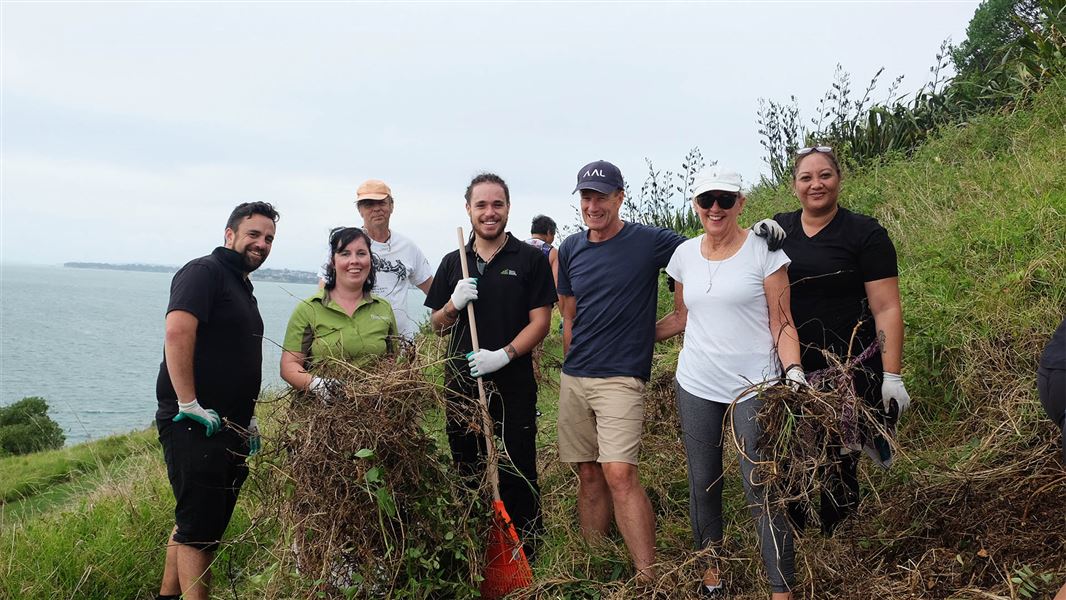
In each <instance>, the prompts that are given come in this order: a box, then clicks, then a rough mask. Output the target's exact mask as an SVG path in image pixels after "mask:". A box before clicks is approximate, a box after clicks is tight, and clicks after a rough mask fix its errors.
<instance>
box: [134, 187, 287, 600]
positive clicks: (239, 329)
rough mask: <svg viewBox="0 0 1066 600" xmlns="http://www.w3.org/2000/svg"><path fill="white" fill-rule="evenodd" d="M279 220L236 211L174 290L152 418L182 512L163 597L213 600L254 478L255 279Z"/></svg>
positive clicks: (270, 213)
mask: <svg viewBox="0 0 1066 600" xmlns="http://www.w3.org/2000/svg"><path fill="white" fill-rule="evenodd" d="M277 220H278V213H277V211H276V210H274V207H273V206H271V205H270V204H267V203H266V202H246V203H244V204H241V205H239V206H237V208H235V209H234V210H233V212H232V213H231V214H230V217H229V221H228V222H227V223H226V234H225V246H223V247H219V248H215V250H214V252H212V253H211V254H209V255H207V256H203V257H200V258H197V259H196V260H193V261H191V262H189V263H188V264H187V265H185V266H184V267H182V268H181V270H179V271H178V272H177V273H176V274H175V275H174V280H173V281H172V282H171V284H170V304H169V305H168V306H167V317H166V340H165V341H164V344H163V362H162V363H161V364H160V365H159V377H158V379H157V380H156V398H157V399H158V408H157V410H156V415H155V416H156V427H157V428H158V429H159V442H160V444H162V446H163V458H164V460H165V461H166V464H167V476H168V477H169V479H170V486H171V488H172V489H173V490H174V498H175V500H176V506H175V508H174V523H175V526H174V531H173V533H172V534H171V537H170V543H169V544H167V558H166V566H165V567H164V570H163V583H162V584H161V585H160V587H159V596H158V598H178V597H184V598H186V599H200V598H203V599H206V598H207V597H208V593H209V588H210V583H211V560H212V558H213V557H214V551H215V549H216V548H218V543H219V540H220V539H221V538H222V534H223V532H225V530H226V526H227V525H228V524H229V520H230V517H231V516H232V515H233V507H234V505H236V503H237V493H238V492H239V491H240V489H241V485H242V484H243V483H244V479H245V477H247V475H248V468H247V466H246V465H245V463H244V458H245V456H246V455H248V454H250V453H254V452H255V451H256V450H257V449H258V435H257V434H258V430H257V428H256V424H255V417H254V416H253V413H254V409H255V401H256V399H257V398H258V397H259V386H260V384H261V383H262V382H261V379H262V368H263V319H262V318H260V316H259V306H258V305H257V304H256V300H255V296H254V295H253V294H252V292H253V289H252V283H251V282H250V281H249V280H248V274H249V273H251V272H252V271H254V270H256V269H258V268H259V266H260V265H262V264H263V261H265V260H266V258H267V256H268V255H269V254H270V247H271V244H273V242H274V231H275V224H276V223H277ZM241 430H248V431H251V432H252V434H253V436H252V438H251V440H249V441H246V439H245V438H244V437H243V436H242V435H241V434H240V433H239V431H241ZM183 594H184V595H183Z"/></svg>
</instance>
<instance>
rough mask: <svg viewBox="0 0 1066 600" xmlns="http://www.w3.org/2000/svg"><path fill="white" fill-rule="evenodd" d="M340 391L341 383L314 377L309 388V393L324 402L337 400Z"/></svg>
mask: <svg viewBox="0 0 1066 600" xmlns="http://www.w3.org/2000/svg"><path fill="white" fill-rule="evenodd" d="M340 389H341V383H340V382H339V381H337V380H336V379H328V378H322V377H312V378H311V384H310V385H308V386H307V391H309V392H311V393H312V394H314V395H316V396H318V399H319V400H322V401H323V402H330V401H332V400H336V399H337V397H338V393H339V392H340Z"/></svg>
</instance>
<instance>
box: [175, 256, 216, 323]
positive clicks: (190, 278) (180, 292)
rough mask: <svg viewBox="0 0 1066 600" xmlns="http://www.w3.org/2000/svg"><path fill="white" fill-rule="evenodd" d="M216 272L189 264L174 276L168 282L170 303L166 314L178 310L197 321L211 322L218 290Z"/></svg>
mask: <svg viewBox="0 0 1066 600" xmlns="http://www.w3.org/2000/svg"><path fill="white" fill-rule="evenodd" d="M219 285H220V282H219V276H218V272H217V271H215V269H212V268H211V267H209V266H207V265H204V264H201V263H190V264H187V265H185V266H184V267H182V268H181V269H180V270H178V272H177V273H175V274H174V279H173V280H172V281H171V282H170V303H169V304H168V305H167V313H168V314H169V313H170V312H171V311H175V310H180V311H184V312H187V313H190V314H191V315H192V316H194V317H196V320H197V321H200V322H201V323H207V322H209V321H210V320H211V307H212V305H213V304H214V301H215V295H216V294H217V293H218V289H219Z"/></svg>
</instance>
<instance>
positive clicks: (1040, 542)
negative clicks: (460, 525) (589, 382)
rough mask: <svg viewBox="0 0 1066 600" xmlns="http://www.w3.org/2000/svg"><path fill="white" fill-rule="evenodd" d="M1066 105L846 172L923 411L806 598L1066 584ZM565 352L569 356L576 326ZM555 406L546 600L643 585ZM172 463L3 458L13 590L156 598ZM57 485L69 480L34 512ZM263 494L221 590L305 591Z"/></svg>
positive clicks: (669, 524)
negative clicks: (1051, 357)
mask: <svg viewBox="0 0 1066 600" xmlns="http://www.w3.org/2000/svg"><path fill="white" fill-rule="evenodd" d="M1064 97H1066V82H1064V81H1059V82H1058V83H1054V84H1052V85H1050V86H1049V87H1048V88H1047V89H1046V90H1045V91H1044V92H1043V93H1042V94H1041V95H1040V96H1038V97H1037V98H1036V99H1035V100H1034V102H1033V103H1032V105H1031V106H1029V107H1027V108H1025V109H1024V110H1020V111H1018V112H1014V113H1011V114H995V115H988V116H984V117H981V118H979V119H976V120H974V121H973V122H971V123H968V124H966V125H965V126H960V127H956V128H953V129H951V130H949V131H944V132H942V133H941V135H939V136H938V137H937V138H935V139H933V140H932V141H931V142H930V143H928V144H927V145H926V146H925V147H924V148H922V149H921V150H919V151H918V152H917V153H916V154H915V155H914V156H913V157H911V158H909V159H907V160H905V161H904V160H886V161H885V162H883V163H882V164H880V165H879V166H876V167H872V168H869V169H868V170H866V171H864V172H862V173H855V174H846V176H845V182H844V191H843V195H842V202H843V203H844V204H845V205H846V206H848V207H850V208H852V209H855V210H857V211H860V212H864V213H867V214H872V215H875V216H876V217H877V218H878V219H880V221H881V222H882V224H884V225H885V226H886V227H887V228H888V230H889V232H890V234H891V236H892V239H893V240H894V242H895V244H896V247H897V249H898V252H899V260H900V268H901V275H900V281H901V288H902V294H903V309H904V316H905V320H906V325H907V341H906V349H905V356H904V377H905V379H906V381H907V385H908V389H909V390H910V391H911V393H912V395H913V396H914V400H915V408H916V410H915V411H913V412H912V413H910V415H909V416H908V417H907V420H906V422H905V424H904V427H903V430H902V433H901V441H902V444H903V447H904V452H905V456H904V457H903V459H901V460H900V461H899V462H898V463H897V464H896V466H895V467H894V468H893V470H892V471H890V472H887V473H886V472H881V471H877V470H874V469H872V468H868V464H866V462H865V461H864V466H863V469H864V471H863V482H864V483H863V486H864V493H865V494H866V496H865V499H864V501H863V508H862V510H861V512H860V514H858V515H857V516H856V517H855V518H854V519H852V521H851V522H850V523H849V524H847V525H846V526H845V527H844V528H843V529H842V530H841V531H840V533H839V534H838V535H837V536H836V537H835V538H833V539H831V540H824V539H821V538H820V537H818V536H813V535H812V536H808V537H806V538H804V539H803V540H801V541H800V542H799V544H798V548H797V571H798V572H799V573H800V580H801V582H802V588H803V590H804V595H803V597H805V598H870V597H875V596H881V597H891V598H1028V597H1032V598H1040V597H1049V596H1050V593H1049V592H1050V590H1051V589H1052V588H1051V585H1052V584H1051V583H1049V582H1050V581H1056V582H1058V583H1059V584H1061V583H1062V581H1063V580H1066V559H1064V558H1063V557H1064V556H1066V539H1064V538H1066V534H1063V533H1062V532H1063V524H1064V521H1063V516H1062V515H1063V514H1066V471H1063V469H1062V466H1061V464H1060V462H1059V461H1058V459H1057V458H1056V453H1057V452H1058V449H1057V447H1056V445H1055V444H1056V442H1055V441H1054V435H1053V433H1052V426H1051V425H1050V423H1048V422H1046V421H1045V420H1044V419H1043V415H1042V412H1041V411H1040V408H1039V405H1038V403H1037V402H1036V392H1035V383H1034V375H1033V374H1034V371H1035V367H1036V359H1037V355H1038V353H1039V350H1040V348H1041V347H1042V346H1043V344H1044V343H1045V342H1046V340H1047V338H1048V337H1049V336H1050V333H1051V331H1052V330H1053V329H1054V327H1055V326H1056V325H1057V324H1058V322H1059V321H1060V320H1061V319H1062V316H1063V314H1064V313H1066V229H1064V227H1063V223H1066V218H1064V217H1066V106H1064V103H1063V102H1062V99H1063V98H1064ZM716 158H722V159H723V160H724V159H726V158H728V157H716ZM797 207H798V203H797V202H796V201H795V200H794V199H793V198H792V197H791V195H790V194H789V192H788V191H787V190H783V189H780V190H774V189H760V190H758V191H757V192H756V193H754V194H753V195H752V197H751V199H750V201H749V203H748V205H747V209H746V210H747V214H746V215H745V216H744V217H743V219H744V220H745V221H746V222H747V221H753V220H755V219H756V218H761V217H762V216H766V215H770V214H773V213H774V212H778V211H783V210H794V209H795V208H797ZM553 331H554V330H553ZM553 335H554V334H553ZM677 349H678V346H677V345H676V343H675V344H669V345H663V346H660V347H659V348H657V359H656V367H655V374H654V378H653V379H654V380H653V382H652V385H651V386H650V387H649V396H648V397H649V405H648V412H649V422H648V425H647V436H646V442H645V448H644V454H643V460H644V466H643V468H642V476H643V478H644V481H645V484H646V485H647V487H648V489H649V494H650V496H651V498H652V503H653V506H654V508H655V511H656V514H657V518H658V529H657V531H658V548H659V549H660V558H661V560H662V561H663V571H664V572H666V573H667V575H666V578H665V579H664V580H663V586H664V587H663V589H668V590H669V592H668V596H669V597H672V598H684V597H686V595H687V594H688V592H690V591H691V590H692V589H693V588H692V585H691V583H692V582H694V581H695V577H696V574H697V573H698V572H699V570H700V569H699V566H698V564H697V562H696V561H695V560H694V557H693V554H692V552H691V551H690V550H689V548H690V545H691V542H690V535H689V531H688V515H687V511H688V505H687V487H686V486H687V482H686V477H685V464H684V458H683V456H684V455H683V450H682V448H681V445H680V442H679V440H678V435H677V431H678V429H677V425H676V411H675V410H674V408H673V400H672V396H671V391H670V388H669V385H668V384H669V380H670V375H671V373H672V368H673V365H674V363H675V362H676V355H677ZM546 351H547V353H548V354H549V355H551V354H556V355H557V354H558V342H557V338H552V339H551V340H550V341H549V344H548V347H547V349H546ZM555 401H556V396H555V392H554V391H553V390H552V389H551V387H550V386H545V388H543V389H542V394H541V399H540V408H541V410H542V411H543V412H544V416H543V418H542V420H541V422H540V434H539V435H540V437H539V441H540V443H541V447H542V450H541V472H542V480H541V485H542V489H543V491H544V508H545V515H546V524H547V527H548V533H547V539H546V542H545V545H544V548H543V550H542V552H541V555H540V558H539V559H538V563H537V565H536V573H535V574H536V579H537V581H536V587H535V589H534V590H533V591H532V592H531V595H532V594H536V595H538V596H539V597H547V598H632V597H636V595H637V594H638V592H637V591H636V590H635V589H634V588H632V587H628V584H627V583H626V579H627V578H628V577H630V576H631V575H632V573H631V569H630V566H629V560H628V558H627V557H626V555H625V551H624V548H622V547H621V546H620V544H619V539H617V538H614V539H612V540H609V541H607V542H605V543H604V544H602V545H600V546H598V547H595V548H589V547H587V546H586V545H585V544H584V543H583V542H582V541H581V540H580V537H579V535H578V533H577V527H576V510H575V506H574V501H575V480H574V476H573V475H572V474H571V472H570V471H569V468H567V467H566V466H564V465H560V464H559V463H558V461H557V460H556V450H555V446H554V440H555V431H554V418H555ZM94 448H95V450H91V449H94ZM107 448H110V449H109V450H106V452H105V449H107ZM78 455H87V456H90V457H91V456H93V455H95V456H96V457H97V458H95V459H89V460H88V461H84V460H79V459H78V458H77V456H78ZM103 456H107V457H110V458H107V459H105V458H102V457H103ZM160 457H161V453H160V452H159V451H158V448H157V447H156V446H155V444H154V442H153V436H152V435H151V433H150V432H149V433H144V434H133V435H132V436H128V437H126V438H116V439H115V440H109V441H105V442H100V443H97V444H92V445H85V446H79V447H75V448H71V449H66V450H63V451H60V452H59V453H58V454H56V453H46V454H42V455H38V456H32V457H26V458H20V459H5V460H4V461H0V501H3V502H7V504H6V505H4V506H3V510H4V512H5V513H6V516H5V517H4V519H3V525H2V526H3V528H4V530H3V534H2V535H0V539H2V540H3V543H2V544H0V598H55V597H81V598H105V597H116V598H119V597H121V598H134V597H141V598H143V597H149V596H150V595H151V594H152V593H154V592H155V589H156V586H157V585H158V578H159V575H160V572H161V566H162V556H163V550H162V544H163V541H164V539H165V538H166V534H167V532H168V529H169V526H170V523H171V511H172V510H173V504H172V503H173V500H172V498H171V496H170V492H169V489H168V487H167V484H166V479H165V472H164V469H163V467H162V464H161V460H160ZM728 460H730V461H731V464H735V460H733V459H728ZM7 461H11V462H7ZM86 465H88V466H86ZM93 465H95V466H93ZM727 476H728V477H729V481H728V482H727V486H726V495H727V498H726V500H727V507H726V509H727V513H726V519H727V524H726V527H727V533H726V535H727V542H726V551H727V552H729V555H728V557H727V558H728V560H727V562H726V563H725V565H726V571H727V575H728V577H729V580H730V581H731V584H732V587H733V589H734V590H735V591H736V592H737V593H736V594H735V595H734V596H732V597H735V598H761V597H768V595H769V594H768V591H767V589H766V588H765V586H764V584H763V583H762V581H763V578H762V576H761V574H760V573H761V566H760V564H759V561H758V556H757V554H756V552H755V550H754V536H753V535H752V530H753V525H752V523H751V520H750V517H749V516H748V514H747V511H746V510H745V509H744V507H743V499H742V494H741V491H740V486H739V482H738V477H737V474H736V469H735V467H734V468H733V470H732V471H731V472H729V473H728V475H727ZM56 485H59V486H66V487H60V488H56V487H55V486H56ZM54 489H60V490H66V491H64V492H62V493H60V494H58V496H57V497H56V498H54V499H52V500H50V501H47V502H44V501H42V502H40V503H39V504H38V505H32V504H30V505H27V504H26V503H29V502H33V499H34V498H41V497H43V496H42V494H47V493H49V490H54ZM246 492H248V493H246V494H244V495H243V496H242V500H241V503H240V505H239V507H238V511H237V515H236V516H235V518H234V521H233V523H232V525H231V527H230V530H229V534H228V537H229V539H230V540H233V543H230V544H227V545H226V546H225V549H224V550H223V552H222V556H221V557H220V558H221V560H220V562H219V563H218V565H217V566H216V588H215V589H216V596H217V597H219V598H223V597H226V598H229V597H242V598H245V597H264V596H267V597H281V596H290V595H300V594H298V591H299V585H300V582H299V581H298V580H296V579H294V578H291V577H289V576H288V575H286V573H284V572H281V571H284V569H281V570H279V569H278V567H277V565H278V561H277V559H276V557H275V556H276V555H275V554H274V552H275V551H277V550H279V549H280V550H283V549H284V545H279V546H275V544H274V542H275V539H276V537H277V530H276V525H274V524H273V523H272V522H271V521H270V520H269V519H264V520H260V521H256V522H255V524H254V525H253V517H252V515H255V514H256V509H257V507H256V506H255V505H254V498H255V497H256V494H255V493H253V492H254V490H246ZM19 506H22V507H23V508H21V509H20V508H18V507H19ZM27 506H32V507H34V508H32V509H27V508H26V507H27ZM1049 527H1050V529H1049ZM1049 531H1050V532H1052V533H1049ZM1055 532H1057V533H1055ZM294 586H296V587H294Z"/></svg>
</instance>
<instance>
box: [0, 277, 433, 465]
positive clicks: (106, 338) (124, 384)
mask: <svg viewBox="0 0 1066 600" xmlns="http://www.w3.org/2000/svg"><path fill="white" fill-rule="evenodd" d="M172 277H173V275H172V274H170V273H147V272H138V271H108V270H95V269H68V268H64V267H61V266H25V265H8V264H4V265H0V405H7V404H11V403H13V402H16V401H18V400H20V399H22V398H24V397H26V396H40V397H42V398H44V399H45V400H47V401H48V405H49V414H50V415H51V416H52V418H53V419H55V420H56V422H57V423H59V425H60V426H62V427H63V429H64V431H65V432H66V434H67V443H68V444H76V443H78V442H83V441H86V440H89V439H93V438H98V437H103V436H106V435H110V434H112V433H119V432H126V431H131V430H134V429H139V428H142V427H145V426H147V425H149V424H151V423H152V422H153V419H154V415H155V406H156V399H155V381H156V375H157V374H158V372H159V363H160V361H161V360H162V358H163V325H164V317H165V313H166V307H167V301H168V297H169V292H170V280H171V278H172ZM315 290H316V288H315V286H313V285H307V284H293V283H273V282H265V281H261V282H256V283H255V296H256V299H257V300H258V302H259V312H260V313H261V314H262V316H263V326H264V336H263V337H264V340H263V387H264V389H265V388H268V387H281V386H285V385H286V384H285V382H283V381H282V380H281V377H280V376H279V373H278V365H279V362H280V360H281V350H280V345H281V341H282V338H283V337H284V335H285V325H286V324H287V323H288V321H289V315H290V314H291V313H292V310H293V308H294V307H295V306H296V303H297V302H298V301H299V300H301V299H303V298H306V297H308V296H310V295H312V294H313V293H314V292H315ZM409 299H410V302H409V304H410V306H409V310H411V311H412V314H424V310H425V309H423V308H421V303H422V300H423V299H424V296H423V295H422V293H421V292H419V291H418V290H412V293H411V294H410V296H409Z"/></svg>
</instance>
